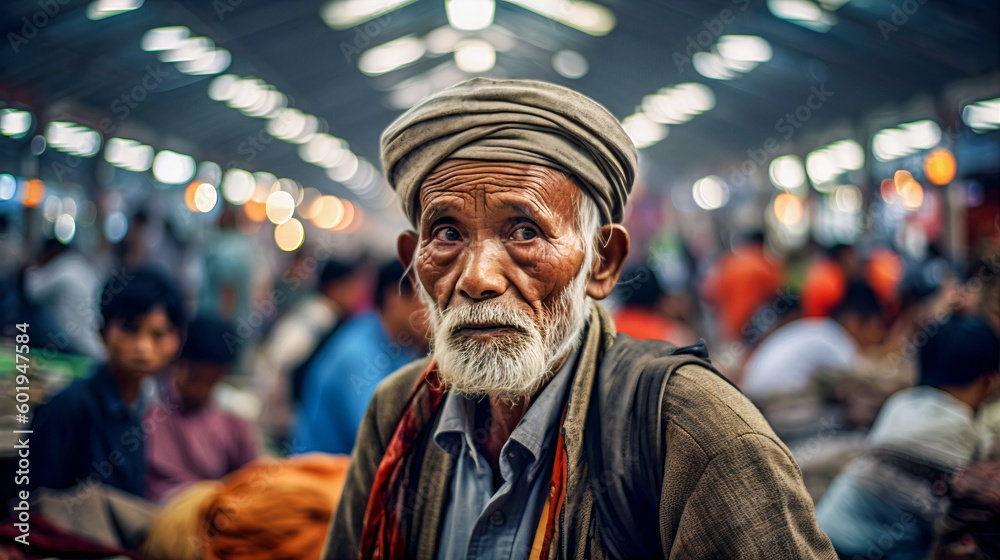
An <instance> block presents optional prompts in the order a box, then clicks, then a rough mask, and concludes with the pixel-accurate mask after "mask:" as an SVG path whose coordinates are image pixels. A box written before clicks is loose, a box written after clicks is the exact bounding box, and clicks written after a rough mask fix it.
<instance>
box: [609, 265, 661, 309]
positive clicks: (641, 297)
mask: <svg viewBox="0 0 1000 560" xmlns="http://www.w3.org/2000/svg"><path fill="white" fill-rule="evenodd" d="M621 278H622V279H621V281H620V282H619V285H618V286H617V289H618V290H619V293H621V298H622V305H627V306H634V307H642V308H645V309H648V310H650V311H655V310H656V309H657V308H658V305H659V303H660V300H661V299H662V298H663V297H665V296H666V295H667V293H666V291H665V290H664V289H663V286H662V285H661V284H660V280H659V279H658V278H657V277H656V274H655V273H654V272H653V271H652V270H650V269H648V268H634V269H632V270H629V271H626V272H625V273H623V274H622V276H621Z"/></svg>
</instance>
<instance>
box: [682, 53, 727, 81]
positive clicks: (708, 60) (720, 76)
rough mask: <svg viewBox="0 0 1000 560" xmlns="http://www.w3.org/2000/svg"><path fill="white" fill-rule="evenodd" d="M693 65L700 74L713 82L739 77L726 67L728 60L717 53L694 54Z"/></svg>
mask: <svg viewBox="0 0 1000 560" xmlns="http://www.w3.org/2000/svg"><path fill="white" fill-rule="evenodd" d="M691 65H692V66H694V69H695V70H696V71H697V72H698V73H699V74H701V75H702V76H705V77H706V78H711V79H713V80H731V79H733V78H735V77H736V76H737V73H736V71H734V70H733V69H731V68H729V67H728V66H727V65H726V59H724V58H722V57H721V56H719V55H717V54H715V53H708V52H697V53H694V57H692V59H691Z"/></svg>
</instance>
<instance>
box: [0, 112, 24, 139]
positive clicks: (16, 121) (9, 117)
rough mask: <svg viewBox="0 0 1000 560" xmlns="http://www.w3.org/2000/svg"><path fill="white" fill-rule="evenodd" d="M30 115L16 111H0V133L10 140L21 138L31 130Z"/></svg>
mask: <svg viewBox="0 0 1000 560" xmlns="http://www.w3.org/2000/svg"><path fill="white" fill-rule="evenodd" d="M31 121H32V117H31V113H30V112H28V111H18V110H17V109H4V110H2V111H0V132H2V133H3V134H4V135H6V136H10V137H11V138H21V137H23V136H24V135H25V134H27V133H28V131H29V130H31Z"/></svg>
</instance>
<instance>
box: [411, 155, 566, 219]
mask: <svg viewBox="0 0 1000 560" xmlns="http://www.w3.org/2000/svg"><path fill="white" fill-rule="evenodd" d="M567 183H568V184H570V185H572V180H571V179H570V178H569V177H568V176H567V175H566V174H564V173H561V172H559V171H556V170H554V169H550V168H548V167H543V166H540V165H530V164H521V163H493V162H479V161H464V160H452V161H447V162H445V163H443V164H441V165H440V166H438V168H437V169H436V170H435V171H434V173H432V174H431V175H429V176H428V177H427V179H426V180H425V181H424V182H423V184H422V186H421V188H420V211H421V216H422V218H423V219H426V218H432V215H433V214H435V213H436V212H435V211H434V208H431V205H432V204H434V203H440V202H445V201H448V202H451V203H454V204H457V205H460V206H462V207H463V209H465V207H466V206H467V205H472V207H471V208H468V210H471V211H472V212H476V211H478V210H480V209H482V208H485V204H487V203H488V201H489V200H490V198H493V197H487V196H486V195H488V194H489V195H503V194H508V193H509V194H512V195H519V198H520V197H523V198H524V199H525V200H524V204H523V206H524V208H523V209H522V210H523V211H524V212H525V213H529V214H530V213H548V212H547V210H548V209H549V207H550V206H556V207H558V206H561V204H558V202H560V201H553V200H552V198H553V196H552V195H553V194H554V193H555V192H558V191H563V190H564V189H563V188H559V187H564V186H565V185H566V184H567ZM423 209H428V210H430V212H428V213H427V215H424V211H423ZM432 219H433V218H432Z"/></svg>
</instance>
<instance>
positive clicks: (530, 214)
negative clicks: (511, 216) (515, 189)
mask: <svg viewBox="0 0 1000 560" xmlns="http://www.w3.org/2000/svg"><path fill="white" fill-rule="evenodd" d="M504 206H507V207H508V208H511V209H513V210H514V211H516V212H518V213H519V214H521V215H523V216H524V217H525V218H528V219H529V220H532V221H536V222H537V221H538V212H536V211H535V209H534V208H532V207H531V206H528V205H527V204H519V203H516V202H508V203H504Z"/></svg>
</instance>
